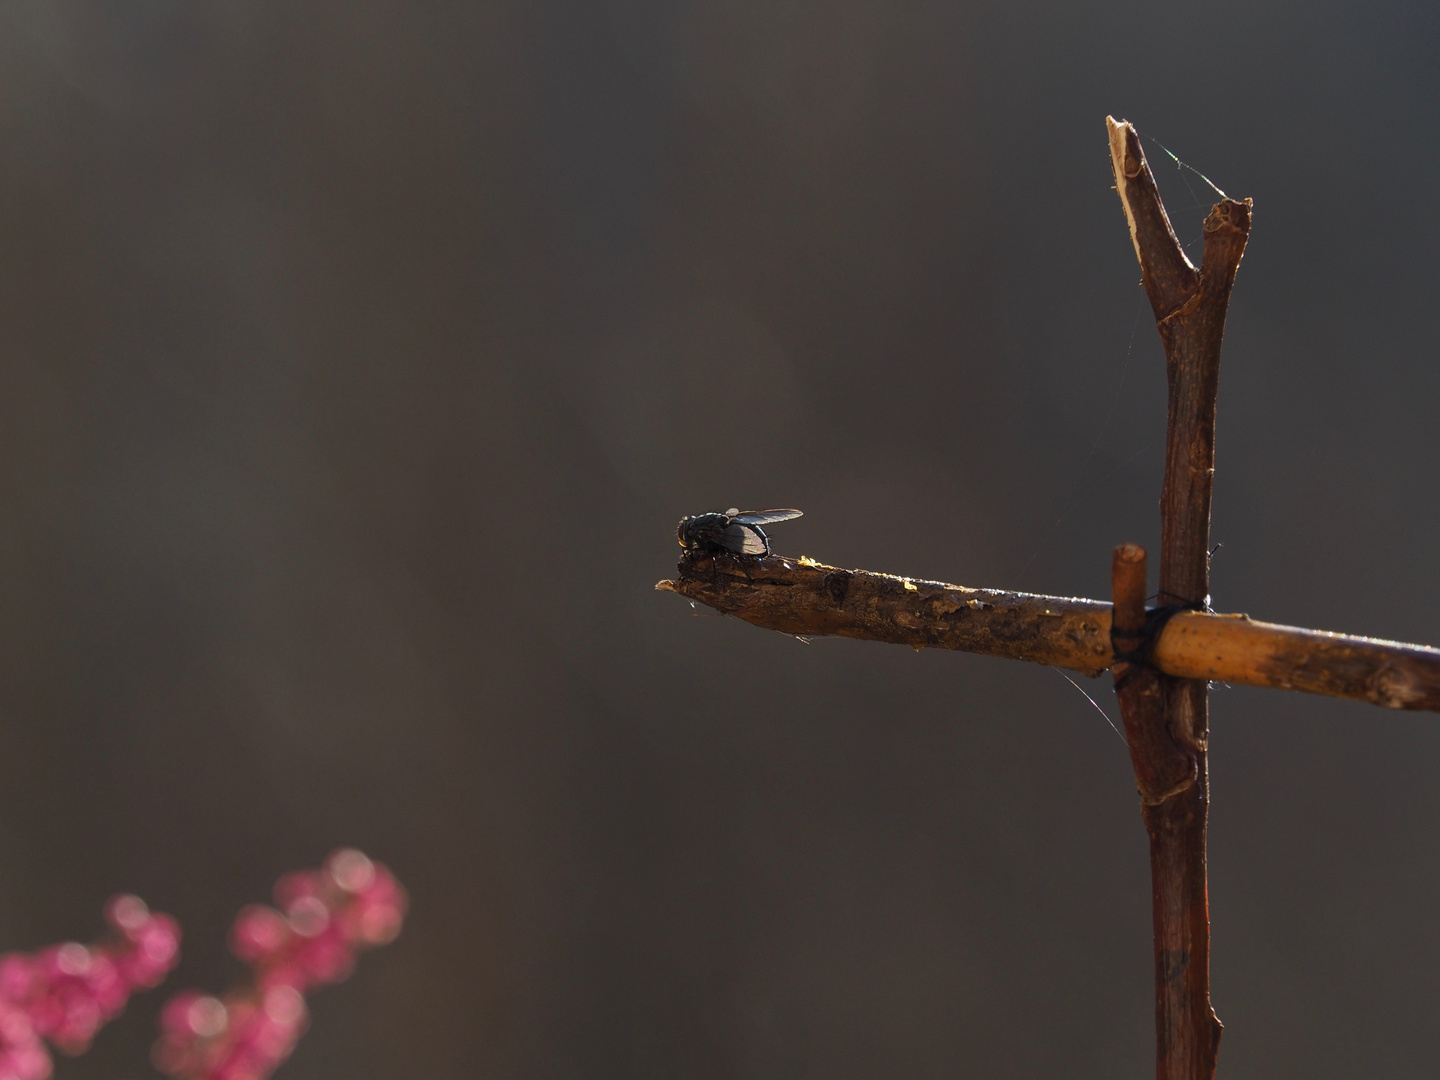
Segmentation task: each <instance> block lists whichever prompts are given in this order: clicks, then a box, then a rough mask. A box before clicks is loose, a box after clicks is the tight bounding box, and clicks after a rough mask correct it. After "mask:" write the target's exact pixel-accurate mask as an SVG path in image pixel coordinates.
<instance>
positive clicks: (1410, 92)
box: [0, 0, 1440, 1080]
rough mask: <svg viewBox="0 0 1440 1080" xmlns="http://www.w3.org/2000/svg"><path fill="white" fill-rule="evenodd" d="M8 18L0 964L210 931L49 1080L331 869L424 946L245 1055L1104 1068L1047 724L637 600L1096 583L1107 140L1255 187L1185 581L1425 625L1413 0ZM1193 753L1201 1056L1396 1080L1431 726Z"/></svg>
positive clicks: (1113, 749) (1158, 386) (1120, 429)
mask: <svg viewBox="0 0 1440 1080" xmlns="http://www.w3.org/2000/svg"><path fill="white" fill-rule="evenodd" d="M0 10H3V15H4V18H3V20H0V275H3V279H0V329H3V332H0V349H3V359H0V505H3V515H0V635H3V637H0V719H3V731H4V738H3V751H0V948H7V949H33V948H35V947H37V946H40V945H42V944H45V943H48V942H51V941H56V940H62V939H65V938H71V937H78V938H80V939H86V938H90V937H93V936H95V935H96V934H98V932H99V930H100V920H99V912H100V908H101V905H102V903H103V901H104V900H105V898H106V897H107V896H108V895H109V894H110V893H111V892H114V891H117V890H122V889H125V890H133V891H135V892H138V893H140V894H141V895H143V896H144V897H145V898H146V899H147V900H149V901H150V902H151V903H152V905H154V906H155V907H157V908H159V909H161V910H164V911H168V912H171V913H173V914H175V915H176V916H177V917H178V918H179V919H180V920H181V921H182V923H183V924H184V926H185V929H186V932H187V940H186V945H185V960H184V963H183V965H182V968H181V970H180V971H179V972H177V973H176V975H174V976H172V978H171V980H170V982H169V983H168V984H167V987H166V989H165V990H162V991H159V992H155V993H151V994H149V995H146V996H145V997H143V998H140V999H137V1000H136V1001H135V1002H134V1003H132V1006H131V1009H130V1013H129V1014H128V1015H127V1016H126V1017H125V1018H123V1019H122V1020H121V1021H119V1022H117V1023H116V1024H114V1025H112V1026H111V1027H110V1028H107V1029H106V1030H105V1032H104V1033H103V1034H102V1035H101V1037H100V1039H99V1040H98V1042H97V1045H96V1048H95V1050H94V1051H93V1052H92V1053H91V1054H90V1055H89V1056H88V1057H85V1058H82V1059H79V1060H76V1061H68V1060H63V1061H61V1062H60V1064H59V1071H58V1073H57V1076H58V1077H59V1078H61V1080H64V1078H96V1080H101V1078H105V1080H113V1078H114V1077H116V1076H120V1075H124V1076H129V1077H132V1078H136V1077H140V1076H144V1075H148V1072H147V1069H146V1068H145V1065H144V1063H145V1061H146V1058H147V1053H148V1047H149V1044H150V1042H151V1040H152V1038H153V1031H154V1028H153V1014H154V1012H155V1010H156V1008H157V1007H158V1004H159V1002H160V1001H161V1000H162V999H163V997H164V996H165V994H166V993H168V992H170V991H173V990H174V989H178V988H180V987H184V986H187V985H196V986H202V987H206V988H209V989H212V990H219V989H222V988H223V987H224V986H225V985H227V984H228V983H229V981H230V980H232V979H233V978H235V977H236V976H237V975H238V974H239V972H240V970H241V969H240V966H239V964H238V963H237V962H236V961H233V960H231V959H229V958H228V956H227V954H226V952H225V946H224V935H225V929H226V927H227V925H228V923H229V920H230V918H231V917H232V916H233V914H234V912H235V911H236V910H237V909H238V908H239V907H240V905H241V904H243V903H245V902H249V901H253V900H259V899H263V898H264V897H265V895H266V893H267V892H268V889H269V886H270V884H271V882H273V880H274V879H275V878H276V877H277V876H278V875H279V874H280V873H282V872H283V871H285V870H288V869H291V868H293V867H299V866H305V865H313V864H315V863H317V862H318V861H319V860H320V859H322V858H323V857H324V856H325V854H326V853H327V852H328V851H330V850H331V849H332V848H333V847H335V846H338V845H340V844H354V845H357V846H359V847H361V848H363V849H364V850H366V851H367V852H369V853H370V854H372V855H373V856H375V857H376V858H378V859H381V860H383V861H385V862H387V863H388V864H389V865H391V866H392V867H393V869H394V870H395V872H396V873H397V875H398V876H399V877H400V878H401V880H402V881H404V882H405V883H406V884H407V885H408V886H409V888H410V890H411V893H412V901H413V910H412V916H411V919H410V922H409V924H408V925H407V928H406V931H405V933H404V935H403V936H402V937H401V939H400V940H399V941H398V942H396V943H395V944H394V945H392V946H390V947H389V948H387V949H385V950H382V951H380V952H378V953H375V954H372V955H369V956H367V957H365V958H364V959H363V960H362V963H361V966H360V970H359V972H358V973H357V975H356V977H355V978H354V979H353V980H351V981H350V982H349V983H346V984H344V985H342V986H340V987H337V988H334V989H330V990H327V991H324V992H322V993H321V994H320V995H318V996H317V997H316V998H315V999H314V1001H313V1005H314V1011H315V1023H314V1030H313V1031H312V1033H311V1034H310V1035H309V1036H308V1037H307V1038H306V1039H305V1040H304V1041H303V1042H302V1043H301V1046H300V1049H299V1052H298V1053H297V1055H296V1056H295V1057H294V1058H293V1059H292V1060H291V1062H290V1063H289V1064H288V1065H286V1066H285V1067H284V1069H283V1070H282V1072H281V1073H280V1076H281V1077H296V1078H298V1077H322V1078H328V1077H346V1078H356V1080H364V1078H371V1077H374V1078H379V1077H386V1078H392V1077H411V1076H414V1077H421V1076H423V1077H432V1078H436V1080H450V1078H457V1080H459V1078H464V1080H468V1078H471V1077H497V1078H498V1077H527V1078H531V1077H533V1078H557V1080H559V1078H570V1077H615V1078H622V1077H672V1076H674V1077H680V1076H684V1077H717V1078H720V1077H753V1078H784V1077H826V1078H829V1077H835V1078H857V1080H858V1078H871V1077H910V1076H914V1077H954V1076H977V1077H1016V1078H1020V1077H1056V1076H1068V1077H1117V1076H1133V1077H1141V1076H1146V1075H1149V1074H1150V1073H1151V1070H1152V1067H1153V1066H1152V1064H1151V1062H1152V1054H1153V1048H1152V1042H1151V1038H1152V1036H1151V990H1150V953H1149V904H1148V888H1149V885H1148V867H1147V863H1146V848H1145V841H1144V835H1143V831H1142V829H1141V825H1140V820H1139V814H1138V809H1137V803H1136V798H1135V795H1134V790H1133V781H1132V778H1131V775H1130V769H1129V764H1128V761H1127V758H1126V754H1125V750H1124V747H1123V746H1122V744H1121V743H1120V741H1119V740H1118V739H1117V738H1116V736H1115V734H1114V733H1113V732H1111V731H1110V729H1109V728H1108V727H1107V726H1106V724H1105V721H1104V720H1103V719H1102V718H1101V717H1100V715H1099V714H1098V713H1097V712H1096V711H1095V710H1094V709H1093V708H1092V707H1091V705H1090V704H1089V703H1087V702H1086V701H1085V699H1084V698H1083V697H1082V696H1081V695H1080V694H1079V693H1077V692H1076V691H1075V690H1074V689H1073V688H1072V687H1071V686H1069V685H1067V684H1066V683H1065V681H1064V680H1063V679H1062V678H1061V677H1060V676H1059V675H1057V674H1056V673H1055V672H1053V671H1050V670H1047V669H1045V668H1038V667H1032V666H1028V665H1020V664H1013V663H1007V662H1003V661H998V660H989V659H983V658H976V657H969V656H963V655H951V654H941V653H934V654H931V653H924V654H916V653H913V652H911V651H909V650H903V649H898V648H891V647H886V646H881V645H873V644H861V643H856V642H849V641H830V640H818V641H816V642H814V643H813V644H811V645H809V646H806V645H803V644H801V643H799V642H797V641H795V640H793V639H790V638H786V637H782V636H779V635H773V634H766V633H763V632H761V631H758V630H755V629H753V628H751V627H748V626H746V625H743V624H741V623H739V622H736V621H734V620H728V619H722V618H698V617H695V616H694V614H693V613H692V612H691V610H690V609H689V607H688V605H686V604H685V603H684V602H683V601H681V600H679V599H678V598H676V597H674V596H668V595H662V594H656V593H654V592H653V591H652V586H653V584H654V583H655V582H656V581H657V580H658V579H660V578H662V577H665V576H669V575H670V574H671V572H672V570H673V564H674V561H675V558H676V556H677V554H678V549H677V548H676V546H675V541H674V533H673V530H674V525H675V521H676V519H677V518H679V517H680V516H681V515H682V514H685V513H690V512H695V511H698V510H702V509H707V508H712V507H724V506H730V505H740V506H747V505H764V506H768V505H782V506H789V505H794V506H798V507H801V508H803V509H804V510H805V512H806V516H805V517H804V519H802V520H801V521H798V522H794V523H791V524H787V525H782V526H780V527H778V528H777V529H776V530H775V538H776V547H777V549H778V550H779V551H781V552H784V553H787V554H794V555H799V554H809V555H812V556H814V557H816V558H819V559H823V560H825V561H829V562H834V563H839V564H841V565H846V566H863V567H867V568H871V569H883V570H888V571H892V572H900V573H906V574H912V575H917V576H925V577H934V578H941V579H945V580H951V581H957V582H961V583H965V584H969V585H984V586H999V587H1008V588H1019V589H1027V590H1032V591H1041V592H1058V593H1064V594H1078V595H1087V596H1094V597H1101V598H1104V597H1105V596H1107V595H1108V567H1109V552H1110V549H1111V547H1112V545H1114V544H1115V543H1118V542H1120V541H1124V540H1134V541H1139V542H1141V543H1145V544H1148V545H1151V546H1152V547H1153V545H1154V543H1155V540H1156V538H1157V534H1158V524H1157V517H1156V499H1157V496H1158V492H1159V478H1160V477H1159V470H1160V464H1161V446H1162V441H1163V423H1164V377H1163V367H1162V357H1161V354H1160V350H1159V346H1158V342H1157V339H1156V335H1155V330H1154V326H1153V323H1152V322H1151V319H1150V316H1149V314H1148V311H1147V310H1146V308H1145V306H1144V303H1143V299H1142V295H1141V292H1140V289H1139V288H1138V278H1139V274H1138V270H1137V268H1136V265H1135V260H1134V255H1133V252H1132V250H1131V247H1130V242H1129V240H1128V237H1127V235H1126V231H1125V223H1124V219H1123V216H1122V214H1121V210H1120V207H1119V204H1118V201H1117V199H1116V197H1115V195H1114V193H1113V192H1112V191H1111V189H1110V185H1111V179H1110V174H1109V163H1108V156H1107V146H1106V139H1105V129H1104V124H1103V121H1104V117H1105V115H1106V113H1113V114H1114V115H1116V116H1117V117H1123V118H1127V119H1130V120H1132V121H1134V122H1135V123H1136V124H1137V125H1138V126H1139V128H1140V130H1141V131H1142V132H1144V133H1145V134H1146V135H1148V136H1150V137H1151V138H1152V141H1151V142H1149V143H1147V149H1148V152H1149V154H1150V157H1151V161H1152V163H1153V164H1154V165H1155V167H1156V169H1157V172H1158V173H1159V176H1160V180H1161V184H1162V188H1163V190H1164V191H1165V193H1166V197H1167V199H1168V201H1169V205H1170V208H1171V210H1172V214H1173V216H1174V218H1175V220H1176V223H1177V230H1178V231H1179V232H1180V233H1181V235H1182V239H1185V240H1187V241H1194V240H1196V239H1197V238H1198V237H1199V235H1200V222H1201V220H1202V219H1203V217H1204V215H1205V212H1206V211H1207V209H1208V207H1209V205H1210V204H1211V202H1213V201H1214V199H1215V198H1216V196H1215V195H1214V193H1213V192H1211V191H1210V190H1209V189H1208V188H1207V187H1206V186H1205V184H1204V183H1203V182H1202V181H1201V180H1200V179H1199V178H1198V176H1196V175H1195V174H1193V173H1190V172H1186V171H1184V170H1178V169H1176V168H1175V167H1174V165H1173V163H1171V162H1170V161H1169V159H1168V158H1166V157H1165V155H1164V153H1163V151H1161V149H1160V147H1159V145H1158V144H1157V143H1155V142H1154V141H1153V140H1161V141H1162V142H1163V143H1164V144H1165V145H1166V146H1168V147H1170V149H1171V150H1173V151H1174V152H1175V153H1176V154H1177V155H1179V157H1180V158H1181V159H1183V160H1184V161H1185V162H1187V163H1188V164H1190V165H1191V166H1193V167H1194V168H1195V169H1197V170H1199V171H1200V172H1203V173H1204V174H1206V175H1207V176H1209V177H1210V178H1211V179H1212V180H1214V181H1215V183H1217V184H1218V185H1220V186H1221V187H1223V188H1224V189H1225V190H1226V191H1227V192H1228V193H1229V194H1231V195H1233V196H1236V197H1244V196H1252V197H1253V198H1254V199H1255V228H1254V233H1253V235H1252V239H1251V243H1250V249H1249V252H1248V254H1247V255H1246V258H1245V262H1244V264H1243V266H1242V268H1241V272H1240V277H1239V282H1238V285H1237V288H1236V291H1235V296H1234V302H1233V305H1232V308H1231V319H1230V325H1229V332H1228V336H1227V342H1226V356H1225V366H1224V372H1223V378H1222V390H1221V399H1220V424H1219V428H1220V430H1219V439H1218V477H1217V488H1216V501H1215V513H1214V538H1215V540H1217V541H1221V542H1223V544H1224V547H1223V549H1221V551H1219V552H1218V553H1217V555H1216V560H1215V569H1214V596H1215V604H1216V606H1217V607H1218V608H1219V609H1220V610H1226V611H1248V612H1250V613H1251V614H1253V615H1255V616H1257V617H1263V618H1268V619H1272V620H1275V621H1282V622H1291V623H1296V624H1300V625H1306V626H1315V627H1320V628H1326V629H1336V630H1345V631H1350V632H1359V633H1367V634H1376V635H1380V636H1386V637H1395V638H1400V639H1405V640H1419V641H1426V642H1430V643H1440V626H1437V623H1436V619H1435V617H1434V612H1435V611H1436V610H1437V608H1440V572H1437V569H1436V566H1435V561H1434V554H1435V538H1436V532H1437V526H1440V510H1437V506H1440V440H1437V436H1436V422H1435V417H1436V410H1437V405H1440V365H1437V363H1436V348H1437V346H1436V342H1437V340H1440V314H1437V311H1440V308H1437V304H1436V293H1437V283H1440V271H1437V269H1436V260H1435V251H1436V246H1437V242H1440V209H1437V200H1436V198H1435V179H1434V178H1435V176H1436V175H1437V168H1440V160H1437V158H1440V64H1437V61H1436V56H1437V50H1440V9H1437V8H1436V7H1435V6H1434V5H1431V4H1425V3H1420V2H1390V3H1374V4H1359V3H1351V4H1337V3H1318V4H1317V3H1304V4H1302V3H1297V2H1290V3H1262V4H1239V3H1225V4H1204V3H1153V2H1152V3H1109V4H1095V3H1081V4H1069V3H1061V2H1056V0H1052V2H1049V3H1037V4H1001V3H965V2H960V3H944V4H942V3H933V2H927V0H900V2H896V0H890V2H885V3H881V2H878V0H865V2H856V0H841V2H839V3H834V4H808V3H796V2H789V0H740V2H736V3H729V4H702V3H688V2H686V3H653V2H644V0H591V2H584V3H576V2H566V3H557V2H546V0H531V2H528V3H520V2H508V3H507V2H495V3H447V2H436V3H428V4H402V3H398V2H394V0H345V2H337V0H289V2H286V3H273V2H259V0H195V2H190V3H178V2H165V0H146V2H128V3H118V4H116V3H111V4H102V3H96V2H82V0H51V2H42V0H6V2H4V3H3V5H0ZM1190 250H1191V251H1192V252H1196V253H1198V244H1193V245H1192V246H1191V248H1190ZM1086 688H1087V689H1088V690H1089V691H1090V693H1091V694H1093V695H1094V696H1095V698H1096V700H1097V701H1098V702H1099V703H1100V704H1101V705H1102V706H1104V707H1105V708H1106V709H1108V710H1109V711H1110V713H1111V715H1112V716H1113V715H1115V714H1116V710H1115V708H1114V699H1113V696H1112V695H1111V693H1110V690H1109V687H1108V681H1107V680H1096V681H1095V682H1093V683H1088V684H1087V685H1086ZM1212 715H1213V720H1212V723H1213V733H1214V734H1213V755H1212V761H1211V768H1212V775H1213V783H1214V809H1213V816H1212V830H1211V873H1212V878H1211V903H1212V916H1213V925H1214V985H1215V1001H1216V1006H1217V1009H1218V1011H1219V1014H1220V1017H1221V1019H1222V1020H1223V1021H1224V1022H1225V1025H1226V1031H1225V1038H1224V1042H1223V1044H1222V1048H1221V1055H1220V1067H1221V1073H1222V1075H1223V1076H1227V1077H1234V1078H1239V1077H1272V1076H1279V1075H1290V1076H1294V1075H1304V1076H1307V1077H1353V1076H1358V1075H1365V1076H1397V1077H1400V1076H1403V1077H1408V1076H1415V1075H1423V1074H1424V1073H1425V1072H1426V1071H1427V1068H1428V1067H1433V1066H1432V1065H1431V1063H1432V1062H1433V1050H1432V1045H1431V1044H1432V1042H1433V1030H1434V1026H1435V1024H1436V1021H1437V1017H1440V983H1437V982H1436V981H1435V978H1434V970H1435V967H1436V964H1437V962H1440V923H1437V920H1436V919H1435V917H1434V913H1435V911H1436V908H1437V905H1440V859H1437V854H1440V853H1437V847H1440V787H1437V785H1436V783H1435V779H1434V773H1435V767H1436V762H1437V760H1440V718H1437V717H1435V716H1429V715H1419V716H1412V715H1397V714H1390V713H1386V712H1382V711H1380V710H1377V709H1374V708H1370V707H1367V706H1363V705H1358V704H1350V703H1341V702H1334V701H1329V700H1322V699H1316V698H1308V697H1301V696H1299V695H1290V694H1282V693H1278V692H1270V691H1259V690H1249V689H1230V690H1223V689H1222V690H1218V691H1217V692H1216V694H1215V695H1214V701H1213V705H1212Z"/></svg>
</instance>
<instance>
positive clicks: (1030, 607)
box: [656, 555, 1440, 712]
mask: <svg viewBox="0 0 1440 1080" xmlns="http://www.w3.org/2000/svg"><path fill="white" fill-rule="evenodd" d="M679 571H680V572H679V576H678V578H677V580H675V581H662V582H660V583H659V584H658V585H657V586H656V588H657V589H661V590H663V591H666V592H674V593H679V594H680V595H681V596H684V597H686V598H687V599H690V600H694V601H696V602H697V603H701V604H705V605H707V606H709V607H712V608H714V609H715V610H716V611H721V612H724V613H725V614H727V615H734V616H736V617H737V618H740V619H744V620H745V621H746V622H748V623H750V624H752V625H754V626H759V627H761V628H763V629H766V630H778V631H780V632H781V633H784V634H801V635H804V636H806V637H823V636H826V635H834V636H837V637H848V638H859V639H861V640H864V641H884V642H889V643H891V644H894V645H909V646H911V647H913V648H916V649H927V648H928V649H957V650H959V651H961V652H973V653H982V654H984V655H986V656H1003V657H1006V658H1008V659H1011V660H1029V661H1033V662H1035V663H1040V664H1054V665H1055V666H1056V667H1062V668H1068V669H1069V670H1071V671H1079V672H1083V673H1084V674H1086V675H1098V674H1100V673H1101V672H1103V671H1105V670H1106V669H1107V668H1109V666H1110V665H1111V664H1112V663H1113V660H1114V657H1113V656H1112V654H1111V646H1110V605H1109V604H1107V603H1104V602H1102V601H1099V600H1084V599H1079V598H1076V597H1063V596H1038V595H1036V594H1034V593H1018V592H1006V591H1004V590H1002V589H972V588H967V587H966V586H964V585H947V584H944V583H942V582H938V581H923V580H920V579H917V578H904V577H896V576H895V575H893V574H878V573H873V572H871V571H868V570H842V569H840V568H839V567H835V566H825V565H823V564H821V563H817V562H814V561H813V560H803V559H788V558H785V557H783V556H780V555H772V556H769V557H768V558H764V559H741V558H732V557H729V556H723V555H722V556H718V557H715V558H710V557H703V556H702V557H700V558H689V557H687V558H686V559H684V560H683V561H682V562H681V563H680V567H679ZM1150 662H1151V663H1152V664H1153V665H1154V666H1155V667H1156V668H1158V669H1159V670H1160V671H1161V672H1163V673H1165V674H1169V675H1175V676H1179V677H1181V678H1185V679H1206V680H1209V679H1214V680H1216V681H1219V682H1227V683H1237V684H1243V685H1246V686H1269V687H1276V688H1278V689H1282V690H1303V691H1305V692H1307V693H1312V694H1325V695H1327V696H1329V697H1342V698H1350V699H1352V700H1355V701H1368V702H1370V703H1371V704H1374V705H1380V706H1383V707H1385V708H1390V709H1419V710H1430V711H1432V712H1440V649H1431V648H1426V647H1425V646H1423V645H1405V644H1401V643H1399V642H1394V641H1380V640H1376V639H1374V638H1364V637H1349V636H1346V635H1344V634H1331V633H1326V632H1324V631H1320V630H1302V629H1300V628H1299V627H1294V626H1277V625H1275V624H1273V623H1264V622H1256V621H1252V620H1251V619H1250V618H1249V617H1248V616H1245V615H1216V614H1212V613H1209V612H1200V611H1184V612H1181V613H1180V614H1178V615H1176V616H1175V617H1174V618H1173V619H1171V620H1170V621H1169V622H1168V623H1166V625H1165V628H1164V630H1163V631H1162V632H1161V633H1160V636H1159V638H1158V640H1157V641H1156V642H1155V644H1154V649H1153V651H1152V652H1151V655H1150Z"/></svg>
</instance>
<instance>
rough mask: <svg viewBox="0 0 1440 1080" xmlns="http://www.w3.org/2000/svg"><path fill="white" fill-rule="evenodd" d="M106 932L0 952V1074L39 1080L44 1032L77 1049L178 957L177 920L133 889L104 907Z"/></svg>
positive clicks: (46, 1064)
mask: <svg viewBox="0 0 1440 1080" xmlns="http://www.w3.org/2000/svg"><path fill="white" fill-rule="evenodd" d="M105 921H106V922H108V923H109V924H110V926H111V928H112V929H113V931H114V933H113V934H112V935H111V936H110V937H109V938H108V939H106V940H104V941H102V942H99V943H97V944H95V945H89V946H86V945H81V944H79V943H78V942H74V941H71V942H66V943H65V944H64V945H52V946H51V947H49V948H48V949H42V950H41V951H40V952H38V953H31V954H24V953H9V954H7V955H5V956H3V957H0V1080H44V1078H45V1077H48V1076H49V1075H50V1072H51V1068H52V1065H51V1060H50V1054H49V1051H48V1050H46V1048H45V1044H44V1042H43V1041H42V1039H48V1040H49V1041H50V1042H52V1043H53V1044H55V1046H57V1047H58V1048H59V1049H61V1050H63V1051H65V1052H66V1053H67V1054H82V1053H84V1052H85V1051H86V1050H88V1049H89V1047H90V1041H91V1040H92V1039H93V1038H94V1037H95V1033H96V1032H97V1031H99V1030H100V1028H101V1027H102V1026H104V1025H105V1024H106V1023H108V1022H109V1021H111V1020H113V1019H114V1018H115V1017H116V1016H118V1015H120V1013H121V1012H122V1011H123V1010H124V1008H125V1003H126V1001H128V1000H129V998H130V995H131V993H133V992H134V991H135V990H138V989H144V988H148V987H152V986H156V985H158V984H159V983H160V982H161V981H162V980H164V978H165V976H166V975H167V974H168V973H169V972H170V969H171V968H173V967H174V966H175V964H176V963H177V962H178V961H179V959H180V927H179V926H178V925H176V923H175V920H174V919H172V918H170V916H168V915H157V914H152V913H151V912H150V910H149V909H148V908H147V907H146V906H145V902H144V901H143V900H141V899H140V898H139V897H138V896H117V897H114V898H113V899H112V900H111V901H110V902H109V903H108V904H107V905H106V906H105Z"/></svg>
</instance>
